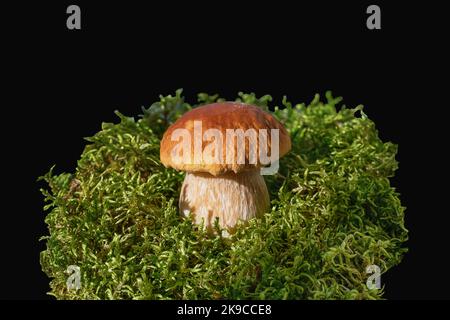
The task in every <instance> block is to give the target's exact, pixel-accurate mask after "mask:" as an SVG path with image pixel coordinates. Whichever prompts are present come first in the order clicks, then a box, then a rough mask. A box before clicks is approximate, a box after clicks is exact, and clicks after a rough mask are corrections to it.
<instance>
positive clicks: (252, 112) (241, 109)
mask: <svg viewBox="0 0 450 320" xmlns="http://www.w3.org/2000/svg"><path fill="white" fill-rule="evenodd" d="M194 121H201V125H202V135H203V134H204V133H205V131H206V130H208V129H218V130H219V131H220V132H221V133H222V135H223V139H222V142H223V144H222V146H223V147H222V150H223V152H224V155H225V152H228V151H225V150H227V149H226V143H227V139H226V130H227V129H232V130H236V129H242V130H243V131H244V132H245V131H247V130H248V129H255V130H256V131H257V132H259V131H258V130H259V129H266V130H267V145H266V147H267V149H266V151H267V152H268V153H269V154H268V155H270V153H271V146H272V143H271V134H270V129H279V150H278V151H279V157H280V158H281V157H282V156H283V155H285V154H286V153H287V152H288V151H289V150H290V149H291V139H290V137H289V133H288V132H287V131H286V129H285V128H284V127H283V125H282V124H281V123H280V122H279V121H278V120H276V119H275V118H274V117H273V116H272V115H270V114H269V113H267V112H264V111H263V110H261V108H259V107H256V106H252V105H248V104H243V103H239V102H218V103H213V104H209V105H205V106H201V107H198V108H195V109H192V110H190V111H188V112H186V113H185V114H184V115H183V116H182V117H181V118H180V119H178V120H177V121H176V122H175V123H174V124H172V125H171V126H170V127H169V128H168V129H167V130H166V132H165V133H164V136H163V138H162V140H161V148H160V159H161V162H162V163H163V164H164V166H166V167H172V168H174V169H177V170H183V171H188V172H207V173H210V174H212V175H219V174H223V173H227V172H234V173H239V172H242V171H249V170H255V169H257V168H260V167H261V166H262V165H261V163H260V161H259V154H258V153H257V154H258V159H257V163H253V164H252V163H250V161H249V160H250V159H249V147H248V144H249V143H248V139H245V141H246V145H245V153H244V157H245V162H244V164H242V163H237V161H236V159H237V151H236V150H235V153H234V154H235V155H236V157H235V158H234V160H233V161H231V162H232V163H226V162H227V161H224V162H222V163H211V162H212V161H205V159H202V161H201V162H199V163H195V161H194V147H193V146H192V148H191V150H190V151H191V157H190V161H181V162H179V161H178V162H177V161H174V159H173V156H172V150H173V148H174V147H175V146H176V145H177V144H179V140H176V141H172V133H173V132H174V131H175V130H176V129H187V130H188V131H189V133H190V135H191V137H192V140H191V144H192V145H193V144H194ZM256 137H257V139H256V142H257V143H256V145H257V146H259V136H258V135H256ZM202 138H203V137H202ZM211 143H214V139H212V141H209V140H205V139H204V138H203V140H202V152H203V150H204V149H205V148H206V147H207V146H208V145H209V144H211ZM233 145H234V147H235V148H237V147H238V143H237V139H234V142H233ZM258 150H259V149H258ZM206 160H207V159H206ZM277 160H278V159H277Z"/></svg>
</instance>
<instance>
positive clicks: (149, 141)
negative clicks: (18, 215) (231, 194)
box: [41, 90, 407, 299]
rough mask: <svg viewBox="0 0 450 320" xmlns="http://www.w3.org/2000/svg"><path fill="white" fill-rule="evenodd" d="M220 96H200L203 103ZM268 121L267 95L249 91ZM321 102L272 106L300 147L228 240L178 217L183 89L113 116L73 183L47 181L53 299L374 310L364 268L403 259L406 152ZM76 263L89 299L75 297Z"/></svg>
mask: <svg viewBox="0 0 450 320" xmlns="http://www.w3.org/2000/svg"><path fill="white" fill-rule="evenodd" d="M217 99H218V96H217V95H216V96H209V95H207V94H200V95H199V104H204V103H210V102H212V101H216V100H217ZM238 99H239V100H241V101H244V102H249V103H253V104H257V105H260V106H261V107H263V108H264V109H266V110H267V104H268V103H270V101H271V97H270V96H264V97H262V98H260V99H258V98H257V97H256V96H255V95H254V94H243V93H240V94H239V98H238ZM326 100H327V102H326V103H322V102H320V100H319V96H318V95H317V96H316V97H315V98H314V100H313V101H312V102H311V103H310V105H309V106H305V105H304V104H297V105H295V106H293V105H291V104H290V103H289V102H287V101H286V100H284V101H283V105H284V106H283V108H280V109H279V108H275V111H274V115H275V116H276V117H277V118H278V119H279V120H280V121H281V122H283V123H284V124H285V126H286V128H287V129H288V131H289V132H290V134H291V137H292V145H293V149H292V151H291V152H290V153H289V154H288V155H287V156H286V157H284V158H283V159H282V160H281V163H280V171H279V173H278V174H276V175H274V176H266V181H267V185H268V188H269V190H270V193H271V199H272V209H271V212H268V213H267V214H266V215H265V217H264V218H263V219H260V220H253V221H251V223H250V224H249V225H248V226H245V227H244V226H241V227H240V228H238V231H237V233H236V234H235V235H234V236H233V237H232V238H230V239H224V238H221V237H208V236H207V235H206V234H205V233H204V232H203V231H201V230H198V228H197V227H196V226H195V225H193V224H192V223H191V222H190V221H189V220H187V219H182V218H180V216H179V213H178V209H177V200H178V194H179V190H180V186H181V183H182V180H183V177H184V174H183V173H182V172H177V171H175V170H171V169H166V168H164V166H162V165H161V163H160V161H159V141H160V138H161V136H162V133H163V132H164V130H165V129H166V128H167V126H168V125H169V124H170V123H172V122H173V121H174V120H175V119H176V118H178V117H179V116H180V115H182V114H183V113H184V112H186V111H187V110H189V109H191V108H192V107H195V106H191V105H189V104H187V103H185V102H184V100H183V98H182V96H181V90H178V91H177V93H176V95H175V96H174V97H172V96H167V97H161V101H159V102H157V103H155V104H153V105H152V106H151V107H150V108H148V109H144V110H143V115H141V116H140V117H139V120H135V119H133V118H129V117H125V116H123V115H122V114H120V113H118V112H117V115H118V116H119V118H120V122H119V123H118V124H110V123H107V124H103V126H102V130H101V131H100V132H98V133H97V134H96V135H95V136H93V137H91V138H88V139H87V140H88V141H89V144H88V145H87V146H86V148H85V150H84V152H83V154H82V155H81V158H80V160H79V161H78V166H77V168H76V171H75V173H73V174H70V173H62V174H55V173H54V172H53V170H50V172H49V173H48V174H46V175H45V176H44V177H42V179H44V180H45V181H46V182H47V183H48V185H49V188H47V189H45V190H42V192H43V194H44V196H45V198H46V201H47V205H46V207H45V209H46V210H48V211H49V213H48V214H47V216H46V219H45V221H46V223H47V224H48V228H49V234H50V236H45V237H43V238H42V239H43V240H44V241H46V243H47V249H46V250H45V251H43V252H42V253H41V264H42V267H43V270H44V272H45V273H46V274H47V275H48V276H49V277H50V278H51V279H52V280H51V284H50V286H51V293H50V294H52V295H54V296H55V297H57V298H63V299H201V298H204V299H220V298H227V299H376V298H381V297H382V294H383V290H369V289H367V287H366V280H367V277H368V275H367V274H366V273H365V268H366V266H367V265H370V264H376V265H378V266H380V268H381V270H382V272H386V271H387V270H388V269H389V268H391V267H392V266H394V265H396V264H398V263H399V262H400V261H401V259H402V256H403V254H404V252H405V251H406V249H405V248H403V247H402V244H403V242H405V241H406V240H407V230H406V229H405V227H404V221H403V219H404V207H402V206H401V203H400V200H399V197H398V194H397V193H396V192H395V190H394V189H393V188H392V187H391V186H390V183H389V179H388V178H389V177H392V176H393V175H394V172H395V170H396V169H397V162H396V160H395V154H396V152H397V147H396V145H394V144H392V143H389V142H388V143H383V142H382V141H381V140H380V139H379V138H378V134H377V131H376V129H375V125H374V123H373V122H372V121H371V120H370V119H369V118H368V117H367V116H366V115H365V114H364V113H363V111H362V107H361V106H358V107H357V108H355V109H347V108H345V107H340V108H338V109H340V110H339V111H338V110H337V108H336V105H337V104H338V103H339V102H340V99H339V98H333V97H332V96H331V94H329V93H327V95H326ZM69 265H77V266H79V267H80V269H81V289H80V290H78V291H75V290H70V291H69V290H68V289H67V287H66V280H67V277H68V275H67V273H66V272H65V271H66V269H67V267H68V266H69Z"/></svg>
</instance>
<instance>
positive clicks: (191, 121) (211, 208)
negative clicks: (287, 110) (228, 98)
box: [160, 102, 291, 234]
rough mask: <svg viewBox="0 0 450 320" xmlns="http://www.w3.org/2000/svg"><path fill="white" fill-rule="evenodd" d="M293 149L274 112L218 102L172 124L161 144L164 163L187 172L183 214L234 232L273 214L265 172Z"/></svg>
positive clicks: (183, 193)
mask: <svg viewBox="0 0 450 320" xmlns="http://www.w3.org/2000/svg"><path fill="white" fill-rule="evenodd" d="M264 132H265V133H264ZM275 139H276V140H275ZM181 140H182V141H181ZM180 141H181V142H180ZM290 148H291V140H290V137H289V134H288V132H287V131H286V129H285V128H284V127H283V125H282V124H281V123H280V122H278V121H277V120H276V119H275V118H274V117H273V116H272V115H270V114H269V113H267V112H265V111H263V110H262V109H261V108H259V107H256V106H252V105H249V104H243V103H239V102H218V103H213V104H209V105H204V106H201V107H197V108H194V109H192V110H190V111H188V112H187V113H185V114H184V115H183V116H182V117H181V118H179V119H178V120H177V121H176V122H175V123H174V124H172V125H171V126H170V127H169V128H168V129H167V131H166V132H165V133H164V136H163V138H162V140H161V148H160V159H161V162H162V163H163V164H164V166H166V167H171V168H174V169H176V170H182V171H186V176H185V179H184V182H183V185H182V187H181V193H180V198H179V208H180V211H181V213H182V214H183V215H184V216H186V217H187V216H188V215H189V214H191V215H192V217H193V218H194V221H195V223H196V224H201V223H202V221H203V223H204V226H205V227H206V228H207V229H208V230H209V231H212V230H213V226H214V223H215V219H216V218H218V219H219V226H220V227H221V228H223V229H224V230H225V232H230V233H232V232H234V231H235V227H236V224H237V222H238V221H239V220H241V221H244V222H245V221H248V220H249V219H252V218H255V217H260V216H262V215H263V214H264V213H265V212H267V211H268V209H269V207H270V200H269V193H268V191H267V186H266V183H265V181H264V178H263V177H262V175H261V173H264V172H262V170H264V169H267V166H268V165H269V166H273V165H278V159H279V158H280V157H282V156H283V155H285V154H286V153H287V152H288V151H289V150H290ZM269 153H270V158H269V156H268V154H269ZM225 234H226V233H225Z"/></svg>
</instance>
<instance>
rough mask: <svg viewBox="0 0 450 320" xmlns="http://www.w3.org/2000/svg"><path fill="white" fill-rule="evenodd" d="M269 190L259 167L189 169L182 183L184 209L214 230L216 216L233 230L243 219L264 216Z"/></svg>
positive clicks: (225, 227)
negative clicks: (219, 172) (216, 171)
mask: <svg viewBox="0 0 450 320" xmlns="http://www.w3.org/2000/svg"><path fill="white" fill-rule="evenodd" d="M269 205H270V202H269V193H268V191H267V187H266V183H265V182H264V178H263V177H262V176H261V175H260V172H259V170H253V171H247V172H241V173H237V174H236V173H234V172H231V173H226V174H224V175H220V176H213V175H211V174H209V173H189V172H188V173H186V177H185V179H184V182H183V186H182V187H181V194H180V201H179V206H180V211H181V212H182V214H183V215H184V216H188V215H189V213H191V214H192V215H193V217H194V220H195V223H197V224H201V223H202V220H204V224H205V227H206V228H208V229H209V230H211V228H212V227H213V226H214V221H215V219H216V217H218V218H219V225H220V226H221V227H222V228H224V229H228V230H229V231H233V228H234V226H235V225H236V223H237V222H238V221H239V220H242V221H248V220H249V219H251V218H255V217H260V216H261V215H263V214H264V213H265V212H267V210H268V209H269Z"/></svg>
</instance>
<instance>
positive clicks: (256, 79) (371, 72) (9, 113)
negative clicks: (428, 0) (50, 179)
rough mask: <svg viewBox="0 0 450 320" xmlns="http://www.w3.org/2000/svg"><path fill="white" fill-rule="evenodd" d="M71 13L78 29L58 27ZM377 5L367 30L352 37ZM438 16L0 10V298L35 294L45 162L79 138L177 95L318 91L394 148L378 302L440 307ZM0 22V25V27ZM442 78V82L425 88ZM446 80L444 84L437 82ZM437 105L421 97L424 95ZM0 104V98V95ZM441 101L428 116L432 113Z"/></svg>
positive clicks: (201, 6)
mask: <svg viewBox="0 0 450 320" xmlns="http://www.w3.org/2000/svg"><path fill="white" fill-rule="evenodd" d="M69 4H78V5H79V6H80V7H81V13H82V18H81V19H82V21H81V23H82V30H78V31H76V30H72V31H70V30H67V29H66V18H67V16H68V15H67V14H66V8H67V6H68V5H69ZM369 4H378V5H380V7H381V12H382V18H381V20H382V29H381V30H368V29H367V28H366V19H367V17H368V15H367V14H366V8H367V6H368V5H369ZM440 10H441V9H438V8H436V7H434V6H433V5H428V6H426V5H423V4H411V3H410V2H403V3H401V2H398V3H397V6H394V5H393V4H388V3H384V2H382V3H381V2H379V1H374V2H373V3H368V2H366V3H365V2H360V3H356V2H355V3H351V4H350V3H349V4H346V3H344V2H339V4H336V3H334V2H332V1H330V2H314V4H311V3H308V4H303V2H302V3H301V4H299V3H294V2H293V1H289V2H282V1H277V2H269V3H267V4H262V2H255V3H254V4H252V3H249V2H245V3H244V1H240V2H236V3H233V2H229V1H227V2H225V1H224V2H218V3H216V2H212V1H210V2H203V3H202V2H198V3H197V2H196V4H195V5H194V4H193V3H191V2H189V4H180V3H167V2H165V3H164V4H162V3H156V4H154V5H143V4H138V2H136V3H134V2H133V3H131V2H119V3H117V4H112V3H106V2H104V3H100V2H98V3H97V4H96V5H94V4H92V2H91V3H85V2H80V1H73V2H71V3H55V4H52V5H50V4H44V3H37V4H33V5H19V6H17V7H15V8H13V9H11V10H9V11H6V13H4V15H5V16H10V17H13V18H12V19H8V20H7V28H6V29H3V30H4V31H5V30H6V34H5V38H3V39H4V40H6V41H7V43H8V45H6V46H5V47H4V48H3V49H2V50H3V52H4V53H6V57H7V58H5V59H4V63H5V68H7V69H8V72H7V81H6V86H4V90H5V95H8V96H9V95H11V96H12V99H11V100H9V101H8V102H7V103H6V100H5V104H4V105H5V107H4V108H3V118H2V119H3V121H2V124H3V125H2V130H4V131H5V133H4V135H3V137H4V138H3V152H2V154H3V157H2V158H3V159H2V161H5V165H3V170H4V176H5V177H6V178H7V179H4V181H3V186H4V188H2V190H5V191H4V192H2V193H3V195H2V198H3V203H4V205H3V208H2V214H3V215H4V216H5V217H6V220H3V223H2V245H3V255H2V258H1V265H2V269H3V268H4V269H5V271H2V273H1V274H2V277H3V279H2V286H1V290H0V298H6V299H46V298H48V296H46V292H47V291H48V290H49V287H48V282H49V279H47V277H46V276H45V274H44V273H43V272H42V271H41V269H40V264H39V252H40V251H42V250H44V248H45V244H44V243H42V242H38V239H39V237H40V236H42V235H45V234H46V232H47V231H46V230H47V229H46V226H45V224H44V217H45V213H44V212H43V210H42V206H43V197H42V196H41V194H40V192H39V188H40V187H44V184H41V183H38V182H36V179H37V177H39V176H40V175H43V174H44V173H46V172H47V171H48V169H49V168H50V167H51V166H52V165H53V164H56V165H57V166H56V171H57V172H62V171H73V170H74V169H75V166H76V161H77V160H78V159H79V156H80V154H81V152H82V150H83V148H84V146H85V141H84V140H83V137H86V136H91V135H93V134H94V133H95V132H97V131H98V130H100V126H101V123H102V122H104V121H106V122H113V121H117V118H116V116H115V115H114V113H113V111H114V110H116V109H117V110H120V111H121V112H122V113H124V114H126V115H130V116H137V115H138V114H139V113H140V112H141V109H140V108H141V106H149V105H150V104H151V103H153V102H154V101H157V100H158V95H159V94H164V95H166V94H169V93H172V94H173V93H174V92H175V90H176V89H177V88H184V94H185V96H186V100H187V101H189V102H194V101H195V98H196V94H197V93H198V92H208V93H219V94H220V95H221V96H223V97H225V98H228V99H234V98H235V97H236V95H237V92H239V91H244V92H255V93H256V94H257V95H258V96H261V95H263V94H266V93H268V94H271V95H272V96H273V97H274V103H279V102H280V101H281V98H282V96H283V95H287V96H288V98H289V100H290V101H293V102H309V101H311V99H312V98H313V96H314V94H315V93H320V94H324V93H325V91H327V90H332V91H333V93H334V94H335V95H338V96H343V97H344V103H345V104H346V105H347V106H351V107H353V106H356V105H358V104H363V105H365V109H364V110H365V113H366V114H368V116H369V117H370V118H371V119H373V120H374V121H375V123H376V124H377V128H378V130H379V133H380V136H381V138H382V139H383V140H384V141H392V142H394V143H396V144H398V145H399V153H398V156H397V159H398V160H399V162H400V169H399V170H398V172H397V175H396V177H395V178H394V179H392V184H393V186H395V187H396V188H397V190H398V191H399V192H400V193H401V199H402V203H403V205H404V206H406V207H407V211H406V225H407V228H408V229H409V230H410V240H409V242H408V243H407V246H408V247H409V253H407V254H406V255H405V257H404V260H403V262H402V263H401V264H400V265H399V266H397V267H395V268H393V269H392V270H391V271H389V272H388V273H387V274H385V275H383V277H382V283H383V284H384V285H385V286H386V294H385V297H386V298H388V299H442V298H447V299H448V298H449V293H448V287H449V280H448V278H449V277H448V276H447V275H446V263H445V259H446V255H447V254H448V253H447V252H448V249H447V248H446V246H447V245H448V236H447V231H446V230H447V226H448V224H447V222H446V219H447V220H448V217H447V216H448V206H444V202H445V200H446V196H447V195H446V193H447V189H448V188H445V187H441V184H440V182H442V181H443V180H444V175H445V174H446V172H445V169H444V168H445V156H444V154H445V150H444V147H445V144H444V143H442V142H440V141H439V139H440V138H444V137H445V128H446V126H445V116H444V105H445V103H447V101H448V99H446V98H445V90H444V88H441V87H439V85H437V84H435V83H438V82H436V79H437V78H439V75H438V74H439V73H440V72H442V71H443V69H442V68H443V65H441V64H439V63H438V62H437V61H438V59H439V58H440V57H444V52H443V50H442V49H441V47H440V46H439V43H442V38H440V34H439V31H440V29H439V28H440V27H441V22H442V20H439V18H437V16H436V15H437V14H438V12H439V11H440ZM6 18H8V17H6ZM439 82H440V83H441V84H445V81H439ZM447 82H448V81H447ZM436 98H437V100H433V99H436ZM5 99H6V98H5ZM441 105H442V106H441Z"/></svg>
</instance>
